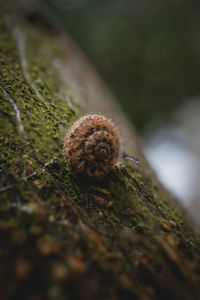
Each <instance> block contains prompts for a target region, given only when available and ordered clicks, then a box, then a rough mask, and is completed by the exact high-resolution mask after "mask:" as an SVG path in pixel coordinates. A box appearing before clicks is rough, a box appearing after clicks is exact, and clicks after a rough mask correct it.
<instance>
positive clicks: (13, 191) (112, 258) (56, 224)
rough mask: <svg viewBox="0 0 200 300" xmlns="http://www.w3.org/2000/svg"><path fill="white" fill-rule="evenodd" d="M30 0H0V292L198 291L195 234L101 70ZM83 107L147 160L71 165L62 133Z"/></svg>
mask: <svg viewBox="0 0 200 300" xmlns="http://www.w3.org/2000/svg"><path fill="white" fill-rule="evenodd" d="M10 2H11V1H10ZM29 2H30V1H29ZM19 3H20V4H19ZM20 5H21V6H20ZM24 5H25V4H24V3H23V1H18V4H16V6H14V4H12V3H10V4H9V1H8V2H6V1H5V2H3V1H2V3H1V13H2V15H1V21H0V116H1V117H0V149H1V151H0V178H1V180H0V184H1V185H0V270H1V272H0V298H1V299H31V300H32V299H87V300H88V299H145V300H146V299H190V300H191V299H199V293H200V288H199V284H200V272H199V271H200V251H199V250H200V247H199V246H200V239H199V235H198V234H197V233H196V232H195V231H194V229H193V228H192V225H191V224H190V222H189V220H188V219H187V217H186V216H185V214H184V212H183V210H182V209H181V208H180V207H178V205H177V203H176V202H175V201H174V199H173V198H172V197H171V195H170V194H168V193H167V192H166V191H165V190H164V189H163V187H162V186H161V185H160V184H159V182H158V181H157V179H156V178H155V175H154V174H153V173H152V171H151V170H150V168H149V166H148V164H147V163H146V162H145V159H144V158H143V155H142V152H141V150H140V147H139V142H138V138H137V134H136V131H135V129H134V128H133V127H132V126H131V125H130V123H129V122H128V120H127V119H126V117H125V116H124V114H123V112H122V111H121V110H120V108H119V107H118V106H117V104H116V102H115V100H114V99H113V97H112V95H111V93H110V92H109V90H108V89H107V88H106V87H105V84H104V83H103V82H102V80H101V79H100V78H99V75H98V74H97V72H96V71H95V70H94V69H93V67H92V66H91V65H90V63H89V62H88V61H87V59H86V58H85V57H84V55H83V54H82V53H81V51H80V50H79V49H78V48H77V46H76V45H74V43H73V42H72V40H71V39H70V38H69V37H67V36H66V34H65V35H63V34H61V33H60V34H58V32H56V33H55V31H52V30H49V29H48V26H47V24H46V23H45V22H44V21H43V20H42V21H41V19H40V18H37V16H38V15H37V12H35V11H33V7H31V8H30V7H28V6H26V5H25V6H24ZM13 6H14V9H13ZM19 7H20V9H19ZM27 7H28V8H27ZM22 8H23V10H22ZM24 8H26V9H24ZM19 11H20V13H21V17H20V18H19ZM22 12H23V13H22ZM33 16H34V17H33ZM85 113H102V114H103V115H105V116H107V117H110V118H112V120H113V121H114V123H115V124H116V125H117V126H118V127H119V129H120V132H121V136H122V140H123V143H124V148H125V150H126V152H128V153H129V154H133V155H135V156H137V157H139V158H140V161H141V162H140V164H139V166H137V167H136V166H133V165H132V164H131V163H129V162H128V163H125V165H122V166H118V167H116V168H115V170H113V171H111V172H110V173H109V175H108V176H106V178H104V179H102V180H99V181H89V180H88V181H87V182H86V181H83V180H82V181H81V180H80V179H79V178H76V177H75V176H74V175H73V174H71V172H70V170H69V168H68V166H67V165H66V163H65V160H64V158H63V138H64V135H65V133H66V130H67V129H68V128H69V126H70V125H71V124H72V123H73V121H74V120H75V119H77V118H78V117H79V116H81V115H83V114H85ZM186 176H187V174H186Z"/></svg>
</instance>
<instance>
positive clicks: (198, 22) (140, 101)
mask: <svg viewBox="0 0 200 300" xmlns="http://www.w3.org/2000/svg"><path fill="white" fill-rule="evenodd" d="M41 1H43V2H45V3H46V4H47V5H48V6H49V8H50V10H51V11H52V13H53V14H54V15H55V16H56V17H57V18H58V19H59V21H60V23H61V24H62V25H63V27H64V28H65V29H66V31H67V32H69V33H70V34H71V36H72V37H73V38H74V40H75V41H76V43H78V44H79V46H80V48H81V49H82V50H83V51H84V52H85V53H86V55H87V56H88V57H89V59H90V61H92V63H93V64H94V65H95V66H96V68H97V70H98V71H99V73H100V74H101V76H102V77H103V78H104V80H105V82H106V83H107V85H108V86H109V87H110V88H111V90H112V92H113V94H114V95H115V97H116V98H117V99H118V101H119V103H120V104H121V106H122V108H123V109H124V110H125V112H126V113H127V115H128V116H129V118H130V119H131V120H132V122H133V123H134V125H135V126H136V128H137V130H138V132H139V133H140V135H141V137H142V139H141V140H142V146H143V150H144V154H145V155H146V157H147V159H148V161H149V163H150V164H151V166H152V168H153V169H154V170H155V171H156V173H157V175H158V178H159V180H160V181H161V182H162V183H163V184H164V186H165V187H167V188H168V190H169V191H171V192H172V193H173V194H174V195H175V196H176V197H177V198H178V200H179V201H180V202H181V203H182V204H183V205H184V207H186V208H187V210H188V212H189V214H190V215H191V216H192V218H193V219H194V220H195V221H196V223H198V224H199V225H200V220H199V216H200V183H199V176H200V130H199V129H200V1H198V0H196V1H195V0H162V1H160V0H41Z"/></svg>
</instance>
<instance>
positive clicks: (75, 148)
mask: <svg viewBox="0 0 200 300" xmlns="http://www.w3.org/2000/svg"><path fill="white" fill-rule="evenodd" d="M64 156H65V159H66V161H67V163H68V165H69V167H70V169H71V170H72V171H73V172H74V173H77V174H83V175H86V176H89V177H92V176H94V177H103V176H104V175H106V174H107V173H108V172H109V171H110V169H112V168H113V167H114V166H115V165H116V163H117V162H118V161H119V160H120V158H121V145H120V138H119V134H118V131H117V130H116V128H115V127H114V124H113V123H112V122H111V121H110V120H108V119H106V118H105V117H103V116H101V115H87V116H84V117H82V118H80V119H79V120H78V121H76V122H75V123H74V124H73V125H72V127H71V128H70V129H69V131H68V132H67V134H66V136H65V139H64Z"/></svg>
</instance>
